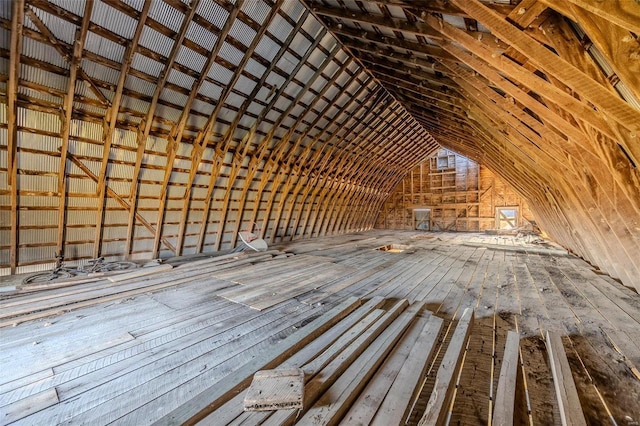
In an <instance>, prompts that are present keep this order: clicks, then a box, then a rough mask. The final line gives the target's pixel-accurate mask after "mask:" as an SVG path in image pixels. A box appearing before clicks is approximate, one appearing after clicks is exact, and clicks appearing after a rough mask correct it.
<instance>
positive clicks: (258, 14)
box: [242, 0, 271, 25]
mask: <svg viewBox="0 0 640 426" xmlns="http://www.w3.org/2000/svg"><path fill="white" fill-rule="evenodd" d="M242 10H243V11H244V13H246V14H247V15H249V16H250V17H251V19H253V20H254V21H256V22H257V23H258V24H261V25H262V23H263V22H264V20H265V18H266V17H267V14H269V11H270V10H271V8H270V7H269V6H268V5H267V4H266V3H265V2H263V1H262V0H254V1H246V2H244V4H243V5H242Z"/></svg>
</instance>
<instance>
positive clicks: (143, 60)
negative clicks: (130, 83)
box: [127, 53, 165, 93]
mask: <svg viewBox="0 0 640 426" xmlns="http://www.w3.org/2000/svg"><path fill="white" fill-rule="evenodd" d="M164 67H165V65H164V64H162V63H160V62H157V61H154V60H153V59H151V58H148V57H146V56H144V55H141V54H139V53H136V54H134V55H133V60H132V61H131V68H133V69H135V70H138V71H142V72H143V73H145V74H148V75H151V76H154V77H158V76H159V75H160V72H162V70H163V69H164ZM131 78H136V79H137V77H132V76H131V75H128V76H127V80H129V79H131ZM146 83H147V84H151V83H148V82H146ZM154 86H155V85H154ZM151 93H153V90H152V91H151Z"/></svg>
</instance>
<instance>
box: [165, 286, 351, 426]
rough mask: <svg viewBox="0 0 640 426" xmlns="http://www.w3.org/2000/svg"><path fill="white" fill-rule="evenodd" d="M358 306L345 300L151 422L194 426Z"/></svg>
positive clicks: (349, 300)
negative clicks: (256, 375) (258, 373)
mask: <svg viewBox="0 0 640 426" xmlns="http://www.w3.org/2000/svg"><path fill="white" fill-rule="evenodd" d="M359 305H360V300H359V299H357V298H353V297H352V298H349V299H347V300H346V301H344V302H343V303H341V304H340V305H338V306H336V307H335V308H333V309H331V310H330V311H329V312H327V313H326V314H324V315H322V316H321V317H320V318H318V319H316V320H314V321H313V322H312V323H310V324H308V325H307V326H305V327H303V328H302V329H300V330H298V331H297V332H296V333H294V334H292V335H291V336H289V337H288V338H287V339H285V340H284V341H283V342H282V343H281V344H279V345H278V346H277V347H274V348H273V349H271V350H269V351H266V352H265V353H263V354H262V355H261V356H259V357H256V358H255V359H254V360H252V361H250V362H248V363H247V364H245V365H243V366H242V367H241V368H239V369H238V370H236V371H234V372H233V373H231V374H230V375H229V376H228V377H227V378H226V379H225V380H224V381H223V383H217V384H215V385H214V386H212V387H211V388H209V389H207V390H206V391H204V392H201V393H200V394H198V395H196V396H195V397H194V398H193V399H192V400H191V401H189V402H188V403H187V404H184V405H182V406H180V407H178V408H177V409H175V410H173V411H172V412H171V413H169V414H168V415H166V416H163V417H162V418H160V419H159V420H157V421H156V422H154V424H155V425H158V426H159V425H180V424H195V423H196V422H197V421H198V420H201V419H202V418H204V417H205V416H206V415H207V414H209V413H210V412H211V411H213V410H215V409H216V408H218V407H219V406H220V405H222V404H224V402H226V401H227V400H228V399H229V398H231V397H232V396H233V395H232V393H233V392H237V391H238V390H240V389H242V388H243V387H244V386H246V383H247V382H248V380H250V378H251V375H252V374H253V373H254V372H255V371H257V370H259V369H263V368H269V367H272V366H276V365H278V363H279V362H281V361H282V360H284V359H285V358H286V357H288V356H290V355H291V353H293V352H295V351H296V350H297V349H299V348H301V347H303V346H304V345H306V344H307V343H309V342H311V341H312V340H314V339H315V338H316V337H318V336H319V335H321V334H322V333H324V332H325V331H326V330H327V329H329V328H330V327H331V326H333V325H334V324H336V323H337V322H338V321H340V320H341V319H342V318H344V317H345V316H347V315H348V314H349V313H350V312H351V311H353V310H354V309H356V308H357V307H358V306H359Z"/></svg>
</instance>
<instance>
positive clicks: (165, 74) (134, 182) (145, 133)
mask: <svg viewBox="0 0 640 426" xmlns="http://www.w3.org/2000/svg"><path fill="white" fill-rule="evenodd" d="M199 3H200V0H192V1H191V3H190V4H189V6H188V11H187V13H186V14H185V16H184V18H183V19H182V23H181V25H180V30H179V32H178V36H177V38H176V39H175V41H174V43H173V47H172V48H171V53H170V54H169V57H168V58H167V62H166V63H165V66H164V68H163V70H162V71H161V73H160V75H159V76H158V81H157V83H156V88H155V90H154V92H153V97H152V99H151V103H150V105H149V109H148V110H147V115H146V117H145V119H144V121H143V122H142V123H141V131H139V132H138V134H137V140H136V143H137V146H138V151H137V154H136V164H135V167H134V170H133V176H132V178H131V189H130V191H129V197H130V203H131V205H132V206H133V207H134V208H133V209H132V210H131V212H130V213H129V221H128V228H127V244H126V254H127V255H130V254H131V250H132V246H133V234H134V226H135V215H134V212H135V203H136V202H137V197H138V178H139V175H140V170H141V167H142V158H143V155H144V149H145V145H146V143H147V138H148V137H149V133H150V131H151V126H152V124H153V120H154V117H155V113H156V108H157V106H158V100H159V98H160V94H161V93H162V91H163V90H164V87H165V85H166V83H167V79H168V78H169V73H170V72H171V70H172V69H173V64H174V63H175V60H176V58H177V56H178V52H179V51H180V49H181V47H182V43H183V41H184V39H185V37H186V35H187V30H188V29H189V25H190V24H191V21H192V20H193V17H194V16H195V14H196V10H197V8H198V4H199ZM167 164H169V162H168V161H167ZM157 229H158V231H157V232H156V237H154V251H153V253H152V256H153V257H155V256H156V255H157V247H158V244H157V243H156V241H155V239H156V238H159V236H160V233H162V224H161V223H158V224H157Z"/></svg>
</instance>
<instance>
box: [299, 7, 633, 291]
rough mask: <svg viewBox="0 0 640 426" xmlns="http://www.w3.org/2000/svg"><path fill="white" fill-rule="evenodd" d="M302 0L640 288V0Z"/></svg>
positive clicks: (452, 135)
mask: <svg viewBox="0 0 640 426" xmlns="http://www.w3.org/2000/svg"><path fill="white" fill-rule="evenodd" d="M305 1H306V4H307V6H308V7H310V8H311V10H312V11H313V13H314V14H316V15H317V16H318V17H319V18H320V19H322V21H323V23H324V24H325V25H326V27H327V28H329V30H330V31H331V32H332V33H334V34H335V35H336V36H337V37H338V38H339V39H340V41H341V43H342V44H343V45H344V46H345V47H346V48H347V49H348V50H349V51H350V52H351V53H352V54H353V55H354V56H355V57H356V58H358V59H359V60H360V61H361V62H362V63H363V64H364V65H365V66H366V67H367V69H368V70H369V71H370V72H371V73H372V74H373V75H374V76H375V77H376V79H378V80H379V81H380V82H381V83H382V85H383V86H384V87H385V88H386V89H387V90H388V91H389V92H390V93H392V94H393V96H394V98H395V99H398V100H399V101H400V102H401V103H402V104H403V105H404V106H405V107H406V108H407V110H408V111H409V112H410V113H411V114H412V115H413V116H414V117H415V118H416V120H418V121H419V122H420V124H421V125H422V126H423V127H424V128H425V129H427V130H428V131H429V132H431V133H432V134H433V135H434V136H435V137H436V138H437V140H438V142H440V143H441V144H442V145H443V146H445V147H447V148H450V149H453V150H455V151H458V152H460V153H462V154H464V155H466V156H468V157H470V158H473V159H475V160H476V161H479V162H481V163H484V164H486V165H487V166H489V167H490V168H491V169H492V170H493V171H495V172H496V173H498V174H499V175H501V176H502V177H503V178H504V179H506V180H507V181H508V182H510V183H511V185H513V187H514V188H515V189H516V190H517V191H518V192H519V193H520V194H522V195H523V196H524V197H525V198H526V199H528V200H529V204H530V205H531V207H532V209H533V210H534V213H535V215H536V217H537V218H538V220H539V222H540V224H541V225H542V227H543V228H544V229H545V230H546V231H547V232H548V233H549V234H551V235H552V236H553V237H554V238H555V239H556V240H557V241H559V242H560V243H562V244H563V245H565V246H566V247H568V248H570V249H572V250H573V251H574V252H576V253H577V254H579V255H580V256H582V257H583V258H585V259H587V260H589V261H591V262H592V263H594V264H596V265H598V266H600V267H601V268H602V269H604V270H606V271H607V272H609V273H611V274H612V275H613V276H616V277H619V278H621V279H622V280H623V281H624V282H625V283H627V284H628V285H631V286H635V287H636V288H640V281H638V277H639V276H640V270H639V268H640V262H639V261H638V256H637V253H638V249H639V248H640V247H639V236H640V216H639V212H640V210H639V207H640V186H639V185H638V182H639V181H638V169H637V165H638V164H639V161H640V137H639V136H638V134H639V130H640V102H638V99H640V43H639V40H638V34H640V4H639V3H638V2H635V1H605V2H602V1H595V0H570V1H561V0H557V1H554V0H523V1H520V2H518V1H512V2H511V3H509V2H508V1H506V2H498V1H496V2H480V1H478V0H449V1H440V0H433V1H403V0H391V1H354V0H323V1H310V0H305ZM515 3H517V4H515Z"/></svg>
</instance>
